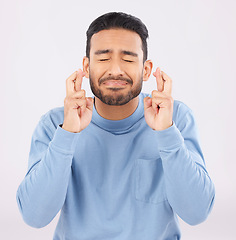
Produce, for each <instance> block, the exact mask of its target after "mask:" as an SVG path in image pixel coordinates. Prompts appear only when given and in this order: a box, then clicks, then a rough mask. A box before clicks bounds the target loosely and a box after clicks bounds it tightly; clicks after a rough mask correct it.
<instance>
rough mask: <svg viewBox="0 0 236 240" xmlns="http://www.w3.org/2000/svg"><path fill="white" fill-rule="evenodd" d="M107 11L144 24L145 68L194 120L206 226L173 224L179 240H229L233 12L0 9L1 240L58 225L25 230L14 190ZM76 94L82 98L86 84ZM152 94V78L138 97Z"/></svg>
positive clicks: (66, 5) (224, 6)
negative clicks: (36, 137)
mask: <svg viewBox="0 0 236 240" xmlns="http://www.w3.org/2000/svg"><path fill="white" fill-rule="evenodd" d="M109 11H124V12H127V13H130V14H133V15H135V16H137V17H139V18H140V19H142V21H143V22H144V23H145V24H146V26H147V27H148V29H149V34H150V38H149V41H148V46H149V59H152V60H153V62H154V68H156V67H158V66H159V67H161V69H162V70H163V71H164V72H166V73H167V74H168V75H169V76H170V77H171V78H172V80H173V97H174V99H178V100H180V101H183V102H184V103H186V104H187V105H188V106H189V107H190V108H191V109H192V110H193V111H194V113H195V117H196V120H197V124H198V128H199V132H200V140H201V146H202V149H203V152H204V156H205V160H206V164H207V169H208V171H209V173H210V176H211V178H212V179H213V181H214V183H215V186H216V202H215V206H214V209H213V211H212V213H211V214H210V216H209V218H208V219H207V220H206V221H205V222H204V223H202V224H200V225H197V226H189V225H187V224H186V223H184V222H182V221H181V228H182V234H183V238H182V239H183V240H187V239H191V240H199V239H207V240H211V239H212V240H213V239H214V240H216V239H225V240H232V239H235V238H234V235H235V231H234V230H235V229H234V228H235V213H236V207H235V202H236V191H235V183H236V174H235V167H236V163H235V162H236V161H235V158H234V151H235V140H234V136H235V133H236V131H235V130H236V129H235V123H234V120H235V112H234V110H235V109H234V107H233V104H234V103H235V87H236V85H235V81H236V67H235V63H236V55H235V53H236V45H235V43H236V32H235V29H236V17H235V12H236V2H235V1H233V0H231V1H229V0H226V1H223V0H221V1H220V0H215V1H213V0H192V1H190V0H182V1H170V0H165V1H157V0H150V1H127V0H119V1H110V0H101V1H93V2H91V1H75V0H74V1H72V0H67V1H59V0H41V1H30V0H21V1H17V0H12V1H6V0H4V1H2V0H1V1H0V33H1V38H0V53H1V54H0V69H1V70H0V100H1V105H0V107H1V109H0V111H1V118H0V133H1V134H0V136H1V138H0V140H1V143H0V146H1V167H0V193H1V198H0V201H1V202H0V212H1V214H0V232H1V237H2V239H10V240H11V239H34V240H38V239H52V236H53V232H54V229H55V226H56V222H57V219H58V216H57V217H56V218H55V219H54V220H53V221H52V222H51V223H50V224H49V225H48V226H46V227H45V228H42V229H34V228H31V227H29V226H27V225H26V224H25V223H24V222H23V220H22V218H21V216H20V213H19V211H18V208H17V204H16V199H15V195H16V190H17V188H18V185H19V184H20V182H21V181H22V179H23V178H24V176H25V174H26V171H27V161H28V154H29V148H30V141H31V136H32V133H33V130H34V128H35V126H36V124H37V123H38V121H39V118H40V116H41V115H43V114H44V113H46V112H47V111H48V110H50V109H51V108H54V107H58V106H63V101H64V98H65V80H66V78H67V77H69V76H70V75H71V74H72V73H73V72H74V71H76V70H77V69H78V68H81V67H82V58H83V56H84V55H85V40H86V38H85V32H86V30H87V28H88V26H89V24H90V22H91V21H92V20H94V19H95V18H96V17H98V16H100V15H101V14H103V13H106V12H109ZM82 88H84V89H85V90H86V92H87V96H91V92H90V87H89V84H88V80H87V79H86V78H85V79H84V82H83V85H82ZM153 89H156V84H155V79H154V77H153V76H152V77H151V78H150V79H149V81H148V82H145V83H144V86H143V92H151V91H152V90H153Z"/></svg>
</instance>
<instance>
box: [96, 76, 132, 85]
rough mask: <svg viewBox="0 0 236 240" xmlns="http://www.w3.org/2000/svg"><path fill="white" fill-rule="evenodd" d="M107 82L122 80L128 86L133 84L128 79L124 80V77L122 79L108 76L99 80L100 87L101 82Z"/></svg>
mask: <svg viewBox="0 0 236 240" xmlns="http://www.w3.org/2000/svg"><path fill="white" fill-rule="evenodd" d="M107 80H122V81H125V82H127V83H129V84H133V81H132V80H131V79H129V78H125V77H122V76H108V77H104V78H101V79H100V80H99V84H100V85H101V84H102V83H103V82H105V81H107Z"/></svg>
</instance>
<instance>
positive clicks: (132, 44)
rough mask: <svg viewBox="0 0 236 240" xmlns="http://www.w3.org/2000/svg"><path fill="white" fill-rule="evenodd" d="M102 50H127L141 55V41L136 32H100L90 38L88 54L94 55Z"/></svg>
mask: <svg viewBox="0 0 236 240" xmlns="http://www.w3.org/2000/svg"><path fill="white" fill-rule="evenodd" d="M102 49H112V50H127V51H134V52H136V53H138V54H141V52H142V40H141V38H140V36H139V35H138V34H137V33H136V32H133V31H130V30H126V29H108V30H102V31H100V32H98V33H95V34H94V35H93V36H92V38H91V47H90V52H91V53H95V51H97V50H102Z"/></svg>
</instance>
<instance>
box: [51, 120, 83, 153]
mask: <svg viewBox="0 0 236 240" xmlns="http://www.w3.org/2000/svg"><path fill="white" fill-rule="evenodd" d="M61 125H62V124H61ZM61 125H58V126H57V129H56V131H55V134H54V136H53V139H52V141H51V143H52V144H53V145H54V146H56V147H57V148H60V149H61V150H64V151H69V152H72V151H73V150H74V148H75V145H76V142H77V137H78V136H79V135H80V133H72V132H69V131H66V130H65V129H63V128H62V127H61Z"/></svg>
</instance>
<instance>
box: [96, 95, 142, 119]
mask: <svg viewBox="0 0 236 240" xmlns="http://www.w3.org/2000/svg"><path fill="white" fill-rule="evenodd" d="M94 98H95V108H96V110H97V112H98V114H99V115H100V116H102V117H103V118H105V119H108V120H121V119H124V118H127V117H129V116H130V115H132V114H133V113H134V111H135V110H136V108H137V107H138V103H139V96H137V97H135V98H133V99H132V100H130V101H129V102H128V103H126V104H124V105H122V106H112V105H108V104H105V103H103V102H102V101H101V100H100V99H99V98H97V97H94Z"/></svg>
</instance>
